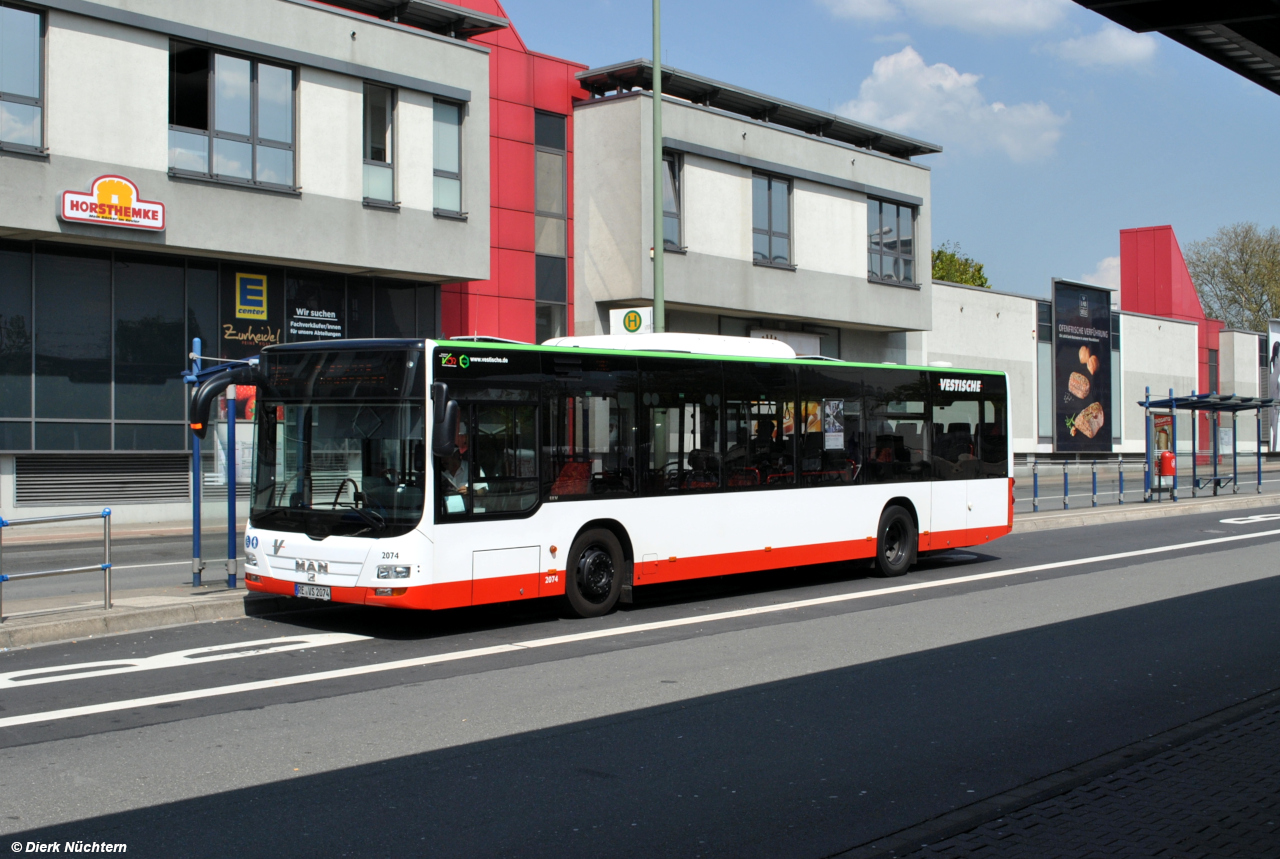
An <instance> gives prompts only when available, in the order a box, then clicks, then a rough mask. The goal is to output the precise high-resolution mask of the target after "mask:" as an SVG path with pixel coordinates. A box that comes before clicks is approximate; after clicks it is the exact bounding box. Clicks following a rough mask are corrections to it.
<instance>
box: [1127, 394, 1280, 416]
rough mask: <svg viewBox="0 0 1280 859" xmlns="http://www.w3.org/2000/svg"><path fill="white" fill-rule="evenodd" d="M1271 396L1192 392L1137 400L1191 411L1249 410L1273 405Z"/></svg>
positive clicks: (1156, 406)
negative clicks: (1186, 394) (1182, 395)
mask: <svg viewBox="0 0 1280 859" xmlns="http://www.w3.org/2000/svg"><path fill="white" fill-rule="evenodd" d="M1275 403H1276V400H1275V399H1274V398H1272V397H1241V396H1237V395H1236V394H1192V395H1190V396H1187V397H1165V398H1164V399H1162V400H1139V401H1138V405H1140V406H1142V407H1143V408H1148V409H1159V410H1168V411H1191V412H1251V411H1253V410H1254V409H1264V408H1266V407H1268V406H1273V405H1275Z"/></svg>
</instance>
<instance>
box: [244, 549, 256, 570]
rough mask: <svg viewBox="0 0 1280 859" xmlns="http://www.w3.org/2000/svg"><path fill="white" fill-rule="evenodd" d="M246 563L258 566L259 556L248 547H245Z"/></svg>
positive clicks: (249, 565) (246, 564)
mask: <svg viewBox="0 0 1280 859" xmlns="http://www.w3.org/2000/svg"><path fill="white" fill-rule="evenodd" d="M244 563H245V566H248V567H256V566H258V556H257V555H255V554H254V553H253V552H250V551H249V550H248V549H245V550H244Z"/></svg>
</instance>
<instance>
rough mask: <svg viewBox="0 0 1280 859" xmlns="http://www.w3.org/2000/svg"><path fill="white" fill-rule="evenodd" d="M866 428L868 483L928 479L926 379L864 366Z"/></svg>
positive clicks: (929, 467) (927, 394) (929, 463)
mask: <svg viewBox="0 0 1280 859" xmlns="http://www.w3.org/2000/svg"><path fill="white" fill-rule="evenodd" d="M864 372H865V374H866V380H867V385H866V389H865V399H866V407H867V428H866V441H865V449H866V451H867V455H866V460H865V469H866V481H867V482H868V483H906V482H911V481H916V480H928V479H930V476H931V474H932V472H933V465H932V463H931V462H930V457H929V451H930V446H929V445H930V441H931V437H930V429H929V420H928V417H929V412H928V408H927V403H928V400H929V391H928V379H927V378H926V376H925V375H924V374H923V373H920V374H916V375H915V376H914V378H910V380H909V381H904V379H906V378H908V377H907V376H906V374H905V373H903V372H902V371H885V370H878V369H867V370H864Z"/></svg>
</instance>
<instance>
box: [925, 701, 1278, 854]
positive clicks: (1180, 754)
mask: <svg viewBox="0 0 1280 859" xmlns="http://www.w3.org/2000/svg"><path fill="white" fill-rule="evenodd" d="M911 856H912V859H934V857H955V858H956V859H964V857H984V859H985V857H998V859H1022V858H1023V857H1026V859H1056V857H1062V859H1068V857H1070V859H1093V857H1098V859H1113V857H1129V856H1135V857H1136V856H1142V857H1146V856H1151V857H1170V859H1174V858H1175V857H1176V859H1183V857H1187V859H1190V857H1207V859H1218V857H1258V859H1277V857H1280V707H1273V708H1270V709H1268V710H1264V711H1263V712H1261V713H1257V714H1256V715H1253V716H1250V717H1247V718H1245V719H1242V720H1240V721H1238V722H1234V723H1232V724H1230V725H1227V726H1225V727H1223V728H1221V729H1219V730H1216V731H1213V732H1212V733H1209V734H1206V735H1204V736H1201V737H1199V738H1198V739H1195V740H1192V741H1190V742H1188V743H1185V744H1183V745H1181V746H1178V747H1176V748H1173V749H1170V750H1169V751H1167V752H1162V753H1160V754H1158V755H1155V756H1153V757H1151V758H1148V759H1147V760H1145V761H1142V762H1141V763H1137V764H1134V765H1132V766H1129V767H1126V768H1124V769H1120V770H1117V771H1116V772H1114V773H1112V774H1110V775H1107V776H1103V777H1101V778H1098V779H1096V780H1094V781H1092V782H1089V783H1088V784H1084V785H1081V786H1080V787H1077V788H1075V789H1074V790H1071V791H1069V792H1067V793H1064V794H1062V795H1060V796H1057V797H1054V798H1052V799H1048V800H1045V801H1043V802H1040V803H1037V804H1035V805H1031V806H1028V807H1027V808H1024V809H1021V810H1020V811H1016V812H1013V813H1011V814H1006V815H1005V816H1004V817H1002V818H1000V819H998V820H994V821H991V822H990V823H986V824H983V825H981V826H978V827H977V828H975V829H972V830H970V831H968V832H965V833H963V834H961V835H957V836H954V837H951V838H947V839H945V840H943V841H940V842H938V843H937V844H931V845H929V846H928V847H926V848H924V849H922V850H917V851H916V852H914V853H912V854H911Z"/></svg>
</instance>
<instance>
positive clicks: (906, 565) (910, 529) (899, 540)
mask: <svg viewBox="0 0 1280 859" xmlns="http://www.w3.org/2000/svg"><path fill="white" fill-rule="evenodd" d="M915 548H916V523H915V522H914V521H912V519H911V514H910V513H908V512H907V511H906V510H904V509H902V508H901V507H898V506H896V505H895V506H893V507H886V508H885V510H884V513H882V514H880V528H879V530H878V531H877V532H876V563H875V568H874V571H875V574H876V575H877V576H884V577H886V578H888V577H892V576H901V575H903V574H904V573H906V571H907V570H909V569H910V568H911V562H912V561H913V560H914V559H915Z"/></svg>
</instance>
